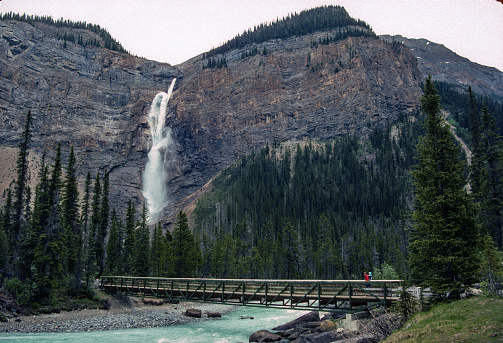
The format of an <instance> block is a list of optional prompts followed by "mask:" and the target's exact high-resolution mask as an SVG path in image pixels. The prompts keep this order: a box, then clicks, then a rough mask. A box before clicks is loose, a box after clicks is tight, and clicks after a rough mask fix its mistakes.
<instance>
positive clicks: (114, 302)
mask: <svg viewBox="0 0 503 343" xmlns="http://www.w3.org/2000/svg"><path fill="white" fill-rule="evenodd" d="M106 300H107V301H108V304H109V309H108V310H103V309H95V310H89V309H87V310H80V311H69V312H66V311H62V312H60V313H51V314H41V315H37V316H21V315H20V316H17V317H15V318H9V321H8V322H6V323H5V322H0V333H7V332H8V333H12V332H19V333H47V332H77V331H105V330H120V329H132V328H155V327H165V326H171V325H180V324H187V323H192V322H196V321H202V320H214V319H213V318H208V316H207V315H206V314H205V313H206V312H219V313H227V312H229V311H232V310H234V309H235V308H236V307H235V306H229V305H218V304H204V303H189V302H180V303H178V304H169V303H165V302H163V301H160V300H151V299H146V300H145V301H143V300H141V299H137V298H131V297H123V298H121V299H120V300H119V299H117V298H114V297H111V296H110V297H108V298H107V299H106ZM189 308H197V309H200V310H201V311H202V313H203V316H202V317H201V318H193V317H186V316H185V315H184V314H183V312H185V311H186V310H187V309H189ZM217 320H218V318H217Z"/></svg>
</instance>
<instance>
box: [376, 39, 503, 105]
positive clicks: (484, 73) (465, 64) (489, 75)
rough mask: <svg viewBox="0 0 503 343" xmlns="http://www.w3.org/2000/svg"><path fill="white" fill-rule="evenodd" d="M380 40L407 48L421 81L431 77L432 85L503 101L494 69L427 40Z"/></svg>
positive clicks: (502, 83)
mask: <svg viewBox="0 0 503 343" xmlns="http://www.w3.org/2000/svg"><path fill="white" fill-rule="evenodd" d="M380 38H381V39H383V40H385V41H387V42H399V43H402V44H403V45H405V46H406V47H408V48H409V49H410V51H411V52H412V54H413V55H414V56H416V58H417V62H418V68H419V70H420V71H421V74H423V76H424V77H426V76H427V75H428V74H431V76H432V78H433V80H435V81H441V82H447V83H452V84H460V85H463V87H464V88H468V86H471V87H472V89H473V91H474V92H476V93H479V94H484V95H492V96H496V97H498V98H500V99H503V73H502V72H501V71H500V70H498V69H496V68H493V67H487V66H483V65H480V64H478V63H474V62H471V61H470V60H469V59H467V58H464V57H462V56H459V55H457V54H456V53H454V52H453V51H452V50H449V49H448V48H447V47H445V46H444V45H442V44H437V43H434V42H431V41H429V40H427V39H409V38H405V37H402V36H400V35H396V36H390V35H381V36H380Z"/></svg>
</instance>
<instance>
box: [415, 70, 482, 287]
mask: <svg viewBox="0 0 503 343" xmlns="http://www.w3.org/2000/svg"><path fill="white" fill-rule="evenodd" d="M421 107H422V110H423V111H424V114H425V128H426V136H424V137H422V138H421V140H420V142H419V144H418V165H417V167H416V168H415V169H414V170H413V172H412V175H413V178H414V180H413V183H414V186H415V195H416V197H415V203H414V211H413V214H412V218H413V226H412V229H411V232H410V269H411V280H412V281H413V282H416V283H418V284H420V285H423V286H430V287H432V288H433V289H434V290H435V291H436V292H437V293H438V294H439V295H443V294H445V293H446V292H454V294H456V293H457V292H458V291H459V289H460V288H461V286H462V285H469V284H472V283H474V282H476V281H477V276H478V275H477V273H478V267H479V265H480V264H479V257H478V247H479V246H480V244H479V240H480V239H479V225H478V223H477V221H476V215H477V213H476V207H475V205H474V204H473V202H472V201H471V199H470V197H469V196H468V194H467V192H466V190H465V186H466V180H465V179H464V177H463V162H462V161H461V160H460V148H459V146H458V145H457V143H456V141H455V139H454V137H453V136H452V134H451V132H450V130H449V128H448V127H447V125H446V124H445V121H444V118H443V117H442V115H441V111H440V110H441V108H440V97H439V96H438V94H437V90H436V89H435V87H434V85H433V82H432V81H431V76H429V77H428V78H427V79H426V83H425V87H424V95H423V97H422V98H421Z"/></svg>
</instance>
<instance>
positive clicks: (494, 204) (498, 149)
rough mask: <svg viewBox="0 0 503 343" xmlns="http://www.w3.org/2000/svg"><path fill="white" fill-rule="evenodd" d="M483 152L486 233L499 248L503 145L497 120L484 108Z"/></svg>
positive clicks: (501, 239)
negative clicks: (498, 131)
mask: <svg viewBox="0 0 503 343" xmlns="http://www.w3.org/2000/svg"><path fill="white" fill-rule="evenodd" d="M481 119H482V120H481V121H482V125H481V127H482V130H481V131H482V132H481V134H480V136H481V139H480V140H481V142H480V145H481V148H480V149H481V150H482V154H483V159H484V163H485V173H484V175H485V176H486V179H485V183H484V184H483V186H482V192H481V193H482V196H481V198H482V199H481V203H482V217H483V223H484V224H485V229H486V231H487V232H488V233H489V234H490V235H491V236H492V237H493V239H494V242H495V243H496V246H497V247H498V248H501V247H502V246H503V237H502V229H503V173H502V170H503V143H502V140H501V136H500V135H499V134H498V133H497V128H496V124H495V119H494V117H493V116H492V114H491V113H490V112H489V109H488V108H487V107H486V106H484V107H483V109H482V118H481Z"/></svg>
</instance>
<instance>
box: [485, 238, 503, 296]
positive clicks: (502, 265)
mask: <svg viewBox="0 0 503 343" xmlns="http://www.w3.org/2000/svg"><path fill="white" fill-rule="evenodd" d="M482 247H483V249H482V251H481V258H480V260H481V262H482V264H481V268H480V275H481V288H482V289H483V290H484V292H485V293H486V294H488V295H490V296H499V297H503V290H502V286H503V253H502V252H501V251H498V249H497V248H496V246H495V245H494V242H493V240H492V238H491V237H490V236H488V235H486V236H484V237H483V240H482Z"/></svg>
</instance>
